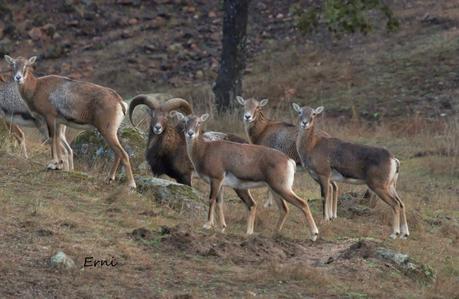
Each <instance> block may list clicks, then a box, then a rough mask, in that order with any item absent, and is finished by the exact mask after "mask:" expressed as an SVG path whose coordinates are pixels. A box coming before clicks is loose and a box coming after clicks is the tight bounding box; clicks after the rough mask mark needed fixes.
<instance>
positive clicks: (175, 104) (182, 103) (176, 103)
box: [161, 98, 193, 115]
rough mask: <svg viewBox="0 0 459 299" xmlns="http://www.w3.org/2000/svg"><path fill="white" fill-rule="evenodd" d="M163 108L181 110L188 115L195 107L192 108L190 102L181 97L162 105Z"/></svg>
mask: <svg viewBox="0 0 459 299" xmlns="http://www.w3.org/2000/svg"><path fill="white" fill-rule="evenodd" d="M161 110H163V111H166V112H167V111H171V110H181V111H182V112H184V113H185V114H186V115H188V114H191V113H193V108H191V105H190V103H188V101H187V100H184V99H181V98H173V99H170V100H168V101H167V102H165V103H164V104H162V105H161Z"/></svg>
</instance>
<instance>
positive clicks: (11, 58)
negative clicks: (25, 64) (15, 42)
mask: <svg viewBox="0 0 459 299" xmlns="http://www.w3.org/2000/svg"><path fill="white" fill-rule="evenodd" d="M5 60H6V62H8V63H9V64H14V58H13V57H11V56H8V55H5Z"/></svg>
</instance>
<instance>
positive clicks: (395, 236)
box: [389, 233, 400, 240]
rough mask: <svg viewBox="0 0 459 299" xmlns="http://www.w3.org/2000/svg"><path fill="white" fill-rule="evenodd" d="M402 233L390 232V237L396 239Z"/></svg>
mask: <svg viewBox="0 0 459 299" xmlns="http://www.w3.org/2000/svg"><path fill="white" fill-rule="evenodd" d="M399 235H400V233H392V234H390V236H389V238H391V239H392V240H395V239H397V237H398V236H399Z"/></svg>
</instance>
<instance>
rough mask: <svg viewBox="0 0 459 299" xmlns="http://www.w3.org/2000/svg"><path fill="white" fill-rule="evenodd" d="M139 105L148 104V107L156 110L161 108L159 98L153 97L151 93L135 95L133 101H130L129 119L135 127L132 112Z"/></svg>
mask: <svg viewBox="0 0 459 299" xmlns="http://www.w3.org/2000/svg"><path fill="white" fill-rule="evenodd" d="M137 105H146V106H147V107H148V108H150V109H151V110H155V109H158V108H159V106H160V105H159V102H158V100H157V99H155V98H152V97H151V96H149V95H146V94H139V95H137V96H135V97H134V98H133V99H132V100H131V103H129V120H130V121H131V124H132V125H133V126H134V127H135V125H134V123H133V122H132V113H133V112H134V109H135V107H136V106H137Z"/></svg>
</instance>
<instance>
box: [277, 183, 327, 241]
mask: <svg viewBox="0 0 459 299" xmlns="http://www.w3.org/2000/svg"><path fill="white" fill-rule="evenodd" d="M271 188H272V189H273V190H274V191H275V192H276V193H277V194H279V195H280V196H281V197H282V198H283V199H285V200H286V201H288V202H289V203H291V204H292V205H294V206H295V207H297V208H299V209H300V210H301V211H302V212H303V214H304V216H305V218H306V221H307V223H308V225H309V230H310V232H311V240H312V241H315V240H317V236H318V235H319V230H318V229H317V226H316V223H315V221H314V218H313V217H312V214H311V210H310V209H309V205H308V203H307V202H305V201H304V200H303V199H301V198H300V197H298V195H296V194H295V193H294V192H293V191H292V189H291V188H285V187H283V186H271Z"/></svg>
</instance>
